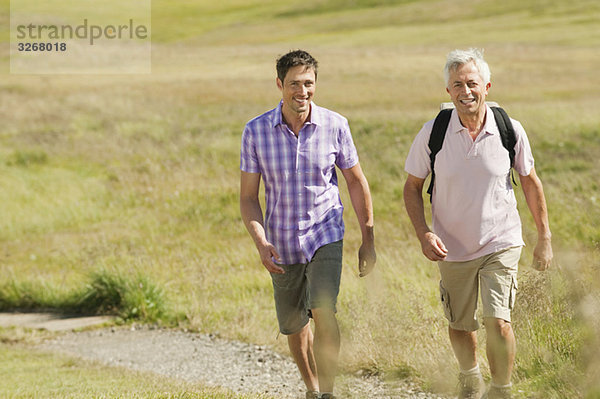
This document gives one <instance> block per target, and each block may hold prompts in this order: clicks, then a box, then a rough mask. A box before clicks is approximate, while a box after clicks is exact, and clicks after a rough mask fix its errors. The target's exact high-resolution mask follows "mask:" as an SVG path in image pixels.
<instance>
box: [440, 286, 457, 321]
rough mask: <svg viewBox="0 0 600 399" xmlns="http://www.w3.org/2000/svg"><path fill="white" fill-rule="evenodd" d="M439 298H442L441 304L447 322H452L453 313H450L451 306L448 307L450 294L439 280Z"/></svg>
mask: <svg viewBox="0 0 600 399" xmlns="http://www.w3.org/2000/svg"><path fill="white" fill-rule="evenodd" d="M440 299H441V300H442V306H443V307H444V314H445V315H446V319H448V321H449V322H451V323H452V322H454V315H453V314H452V308H451V307H450V296H449V295H448V291H446V289H445V288H444V286H443V285H442V282H441V281H440Z"/></svg>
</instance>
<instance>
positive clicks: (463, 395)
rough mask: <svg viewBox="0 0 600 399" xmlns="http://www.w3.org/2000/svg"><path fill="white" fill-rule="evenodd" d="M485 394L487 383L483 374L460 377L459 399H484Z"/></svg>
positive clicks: (461, 374)
mask: <svg viewBox="0 0 600 399" xmlns="http://www.w3.org/2000/svg"><path fill="white" fill-rule="evenodd" d="M484 393H485V382H484V381H483V377H482V376H481V373H477V374H471V375H465V374H463V373H460V374H459V375H458V399H482V398H484V396H483V395H484Z"/></svg>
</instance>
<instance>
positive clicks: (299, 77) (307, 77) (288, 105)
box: [277, 65, 317, 114]
mask: <svg viewBox="0 0 600 399" xmlns="http://www.w3.org/2000/svg"><path fill="white" fill-rule="evenodd" d="M316 80H317V79H316V77H315V71H314V70H313V69H312V68H310V67H308V68H307V67H306V66H304V65H298V66H295V67H292V68H290V69H289V70H288V72H287V74H286V75H285V78H284V79H283V82H282V81H281V80H280V79H279V78H277V87H279V90H281V94H282V98H283V107H284V108H285V109H286V110H287V111H288V112H289V111H291V112H293V113H295V114H302V113H305V112H308V111H309V110H310V102H311V100H312V98H313V96H314V94H315V89H316V83H317V82H316Z"/></svg>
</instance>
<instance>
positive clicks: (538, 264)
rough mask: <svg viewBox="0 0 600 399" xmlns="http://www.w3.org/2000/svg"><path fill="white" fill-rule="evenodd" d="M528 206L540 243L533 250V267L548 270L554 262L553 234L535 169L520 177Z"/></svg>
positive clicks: (542, 190) (540, 183) (542, 189)
mask: <svg viewBox="0 0 600 399" xmlns="http://www.w3.org/2000/svg"><path fill="white" fill-rule="evenodd" d="M519 179H520V180H521V186H522V187H523V193H524V194H525V199H526V200H527V206H528V207H529V210H530V211H531V215H532V216H533V220H534V221H535V226H536V228H537V232H538V241H537V244H536V246H535V249H534V250H533V267H534V268H535V269H537V270H546V269H547V268H548V267H549V266H550V261H551V260H552V256H553V255H552V242H551V239H552V233H550V224H549V223H548V208H547V207H546V198H545V196H544V188H543V187H542V182H541V180H540V179H539V177H538V176H537V174H536V173H535V168H531V172H530V173H529V175H527V176H521V175H519Z"/></svg>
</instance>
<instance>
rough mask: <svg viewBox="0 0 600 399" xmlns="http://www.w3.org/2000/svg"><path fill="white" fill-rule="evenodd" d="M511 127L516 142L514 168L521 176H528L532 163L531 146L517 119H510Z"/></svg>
mask: <svg viewBox="0 0 600 399" xmlns="http://www.w3.org/2000/svg"><path fill="white" fill-rule="evenodd" d="M510 121H511V123H512V125H513V129H514V130H515V136H516V139H517V144H515V165H514V168H515V170H516V171H517V173H519V174H520V175H521V176H528V175H529V174H530V173H531V169H532V168H533V165H534V159H533V153H532V152H531V146H530V144H529V139H528V138H527V133H525V129H523V126H522V125H521V123H520V122H519V121H516V120H514V119H511V120H510Z"/></svg>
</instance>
